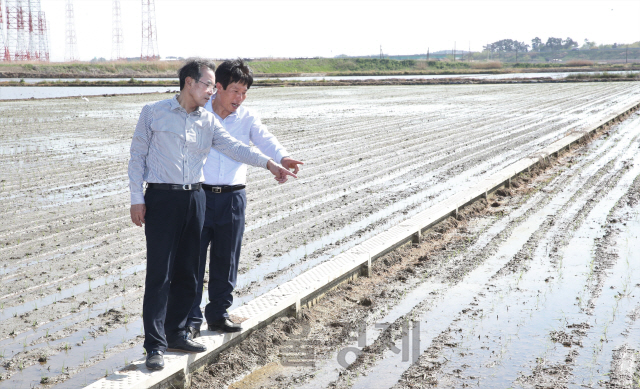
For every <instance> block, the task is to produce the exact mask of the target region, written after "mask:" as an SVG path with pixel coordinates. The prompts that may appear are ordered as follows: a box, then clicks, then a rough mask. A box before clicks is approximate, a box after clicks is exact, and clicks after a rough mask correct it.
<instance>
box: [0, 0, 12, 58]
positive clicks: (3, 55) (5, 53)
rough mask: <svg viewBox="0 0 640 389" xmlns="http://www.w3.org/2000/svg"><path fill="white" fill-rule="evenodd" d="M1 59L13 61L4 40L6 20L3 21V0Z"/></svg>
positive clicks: (0, 39)
mask: <svg viewBox="0 0 640 389" xmlns="http://www.w3.org/2000/svg"><path fill="white" fill-rule="evenodd" d="M0 61H11V57H10V56H9V48H8V47H7V43H6V41H5V40H4V22H3V21H2V0H0Z"/></svg>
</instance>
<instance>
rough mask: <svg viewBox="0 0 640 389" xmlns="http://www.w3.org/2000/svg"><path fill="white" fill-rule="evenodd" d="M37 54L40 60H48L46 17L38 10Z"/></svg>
mask: <svg viewBox="0 0 640 389" xmlns="http://www.w3.org/2000/svg"><path fill="white" fill-rule="evenodd" d="M36 30H37V33H38V55H39V60H40V61H42V62H49V35H48V30H47V19H46V17H45V14H44V12H42V11H40V12H38V27H37V29H36Z"/></svg>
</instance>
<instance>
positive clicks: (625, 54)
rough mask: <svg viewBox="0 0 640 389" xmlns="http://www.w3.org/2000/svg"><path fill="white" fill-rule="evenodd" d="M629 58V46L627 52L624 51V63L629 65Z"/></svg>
mask: <svg viewBox="0 0 640 389" xmlns="http://www.w3.org/2000/svg"><path fill="white" fill-rule="evenodd" d="M628 56H629V45H627V48H626V50H625V51H624V63H629V62H628V61H627V58H628Z"/></svg>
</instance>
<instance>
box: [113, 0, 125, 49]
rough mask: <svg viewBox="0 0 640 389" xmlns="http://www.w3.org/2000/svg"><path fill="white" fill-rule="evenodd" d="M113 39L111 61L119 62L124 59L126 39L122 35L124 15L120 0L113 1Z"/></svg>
mask: <svg viewBox="0 0 640 389" xmlns="http://www.w3.org/2000/svg"><path fill="white" fill-rule="evenodd" d="M111 18H112V25H113V28H112V31H113V33H112V37H111V60H112V61H119V60H121V59H123V56H122V45H123V44H124V37H123V35H122V13H121V10H120V0H113V13H112V16H111Z"/></svg>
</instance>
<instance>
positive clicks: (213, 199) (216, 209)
mask: <svg viewBox="0 0 640 389" xmlns="http://www.w3.org/2000/svg"><path fill="white" fill-rule="evenodd" d="M205 193H206V197H207V211H206V213H205V221H204V227H203V228H202V238H201V240H200V269H199V272H198V291H197V295H196V300H195V302H194V303H193V307H192V308H191V312H190V313H189V319H188V320H187V325H188V326H191V327H194V328H197V329H200V326H201V325H202V321H203V320H202V311H201V310H200V303H201V302H202V292H203V289H204V273H205V269H206V263H207V250H208V248H209V246H211V256H210V260H209V303H208V304H207V306H206V307H205V311H204V317H205V318H206V319H207V321H214V320H219V319H222V318H228V317H229V314H228V313H227V309H228V308H229V307H230V306H231V305H232V304H233V295H232V292H233V289H234V288H235V287H236V280H237V278H238V264H239V262H240V246H241V245H242V234H244V212H245V208H246V204H247V198H246V193H245V190H244V189H241V190H237V191H235V192H229V193H212V192H206V191H205Z"/></svg>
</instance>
